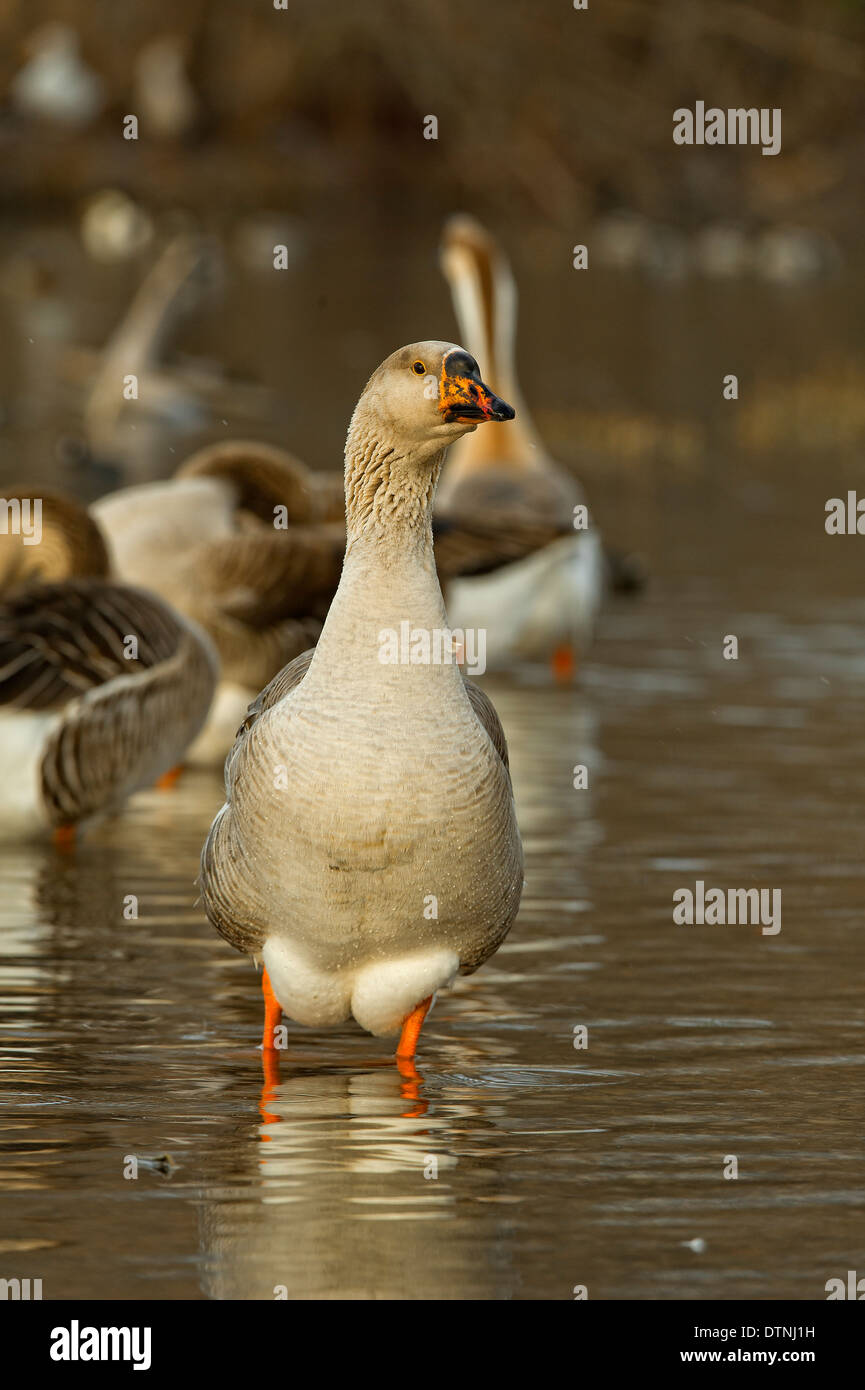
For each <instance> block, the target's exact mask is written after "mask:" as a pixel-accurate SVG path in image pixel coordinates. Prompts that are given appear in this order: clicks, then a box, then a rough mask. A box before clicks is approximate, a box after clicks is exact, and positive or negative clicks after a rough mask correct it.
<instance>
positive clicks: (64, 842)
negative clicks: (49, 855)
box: [51, 825, 75, 850]
mask: <svg viewBox="0 0 865 1390" xmlns="http://www.w3.org/2000/svg"><path fill="white" fill-rule="evenodd" d="M51 838H52V839H53V841H54V844H55V846H56V847H57V849H64V850H66V849H72V848H73V846H74V844H75V826H74V825H57V826H55V827H54V833H53V835H52V837H51Z"/></svg>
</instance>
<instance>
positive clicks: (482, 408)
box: [439, 348, 516, 425]
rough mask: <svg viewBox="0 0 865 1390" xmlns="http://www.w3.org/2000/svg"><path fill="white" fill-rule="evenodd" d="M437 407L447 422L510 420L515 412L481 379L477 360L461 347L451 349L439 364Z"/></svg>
mask: <svg viewBox="0 0 865 1390" xmlns="http://www.w3.org/2000/svg"><path fill="white" fill-rule="evenodd" d="M439 410H440V411H441V413H442V415H443V416H444V418H445V421H446V422H447V424H449V425H452V424H461V425H478V424H481V423H482V421H484V420H513V418H514V415H515V414H516V411H515V410H514V408H513V406H512V405H508V403H507V401H503V400H501V398H500V397H499V396H497V395H496V394H495V392H494V391H491V390H490V388H489V387H488V386H487V385H486V384H485V383H484V382H483V381H481V374H480V371H479V369H478V364H477V362H476V361H475V359H474V358H473V357H470V356H469V354H468V353H467V352H463V350H462V348H452V349H451V351H450V352H449V353H447V354H446V355H445V359H444V361H443V363H442V375H441V382H440V384H439Z"/></svg>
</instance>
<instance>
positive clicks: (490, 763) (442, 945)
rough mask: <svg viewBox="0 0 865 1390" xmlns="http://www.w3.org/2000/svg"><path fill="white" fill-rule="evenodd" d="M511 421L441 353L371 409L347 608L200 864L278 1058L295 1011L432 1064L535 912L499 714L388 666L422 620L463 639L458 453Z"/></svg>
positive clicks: (446, 677) (260, 733) (367, 403)
mask: <svg viewBox="0 0 865 1390" xmlns="http://www.w3.org/2000/svg"><path fill="white" fill-rule="evenodd" d="M513 413H514V412H513V410H512V409H511V407H510V406H508V405H506V404H505V403H504V402H503V401H501V400H500V399H499V398H498V397H496V396H494V395H493V393H492V392H491V391H490V390H489V388H488V387H486V386H485V385H484V384H483V382H482V381H481V379H480V375H479V372H478V368H477V363H476V362H475V361H474V360H473V359H472V358H471V357H470V356H469V355H468V354H467V353H466V352H465V351H464V350H463V349H462V348H459V347H455V346H453V345H452V344H448V343H440V342H425V343H417V344H414V345H412V346H410V347H405V348H402V349H401V350H400V351H398V352H395V353H394V354H393V355H392V356H391V357H389V358H388V359H387V361H385V362H384V363H383V364H382V366H381V367H379V369H378V370H377V371H376V372H375V373H374V374H373V376H372V377H371V378H370V380H369V382H368V383H367V386H366V388H365V390H364V391H363V394H362V395H361V397H360V400H359V402H358V404H357V407H356V409H355V412H354V415H353V417H352V421H351V425H350V427H349V432H348V439H347V442H346V451H345V496H346V523H347V537H348V538H347V545H346V552H345V563H344V568H343V572H342V578H341V580H340V583H339V587H338V589H337V593H336V596H335V598H334V600H333V603H332V604H331V607H330V611H329V613H328V616H327V619H326V622H325V625H324V628H323V630H322V633H321V637H320V638H319V642H318V646H317V647H316V648H315V651H314V652H307V653H305V654H304V655H303V656H301V657H298V658H297V659H296V660H295V661H293V662H292V663H290V664H289V665H288V666H287V667H286V668H285V669H284V670H283V671H281V672H280V674H279V675H278V676H277V677H276V678H275V679H274V680H273V681H271V683H270V685H268V686H267V687H266V688H265V689H264V690H263V691H262V693H261V695H260V696H259V698H258V699H257V701H256V702H255V704H254V705H253V706H252V708H251V710H250V713H249V717H248V719H247V720H246V723H245V725H244V727H243V728H242V730H241V732H240V734H239V735H238V739H237V742H236V744H235V746H234V749H233V751H232V753H231V754H230V755H229V759H228V762H227V763H226V803H225V805H224V806H223V807H222V809H221V811H220V812H219V814H218V815H217V817H216V819H215V821H214V823H213V826H212V828H211V831H210V835H209V837H208V839H207V842H206V844H205V846H204V850H203V853H202V867H201V880H200V881H201V886H202V892H203V898H204V904H205V908H206V911H207V914H208V916H209V918H210V920H211V921H212V923H213V924H214V926H215V927H216V928H217V930H218V931H219V932H221V934H222V935H223V936H224V937H226V939H227V940H228V941H229V942H230V943H231V944H232V945H233V946H235V947H236V948H237V949H239V950H243V951H247V952H249V953H250V954H251V955H252V956H253V957H254V959H255V960H256V961H260V962H263V964H264V967H265V975H264V992H265V1001H266V1015H265V1033H264V1047H265V1049H266V1050H269V1049H271V1048H272V1047H273V1028H274V1026H275V1024H276V1023H277V1022H278V1020H279V1013H280V1009H283V1010H284V1011H285V1012H286V1013H287V1014H288V1015H289V1016H290V1017H291V1018H293V1019H295V1020H296V1021H298V1022H300V1023H304V1024H308V1025H310V1026H316V1027H318V1026H323V1025H328V1024H337V1023H340V1022H341V1021H343V1020H345V1019H347V1018H349V1017H354V1018H355V1019H356V1020H357V1022H358V1023H359V1024H360V1025H361V1026H362V1027H363V1028H365V1029H367V1031H369V1032H371V1033H374V1034H377V1035H382V1036H385V1035H388V1034H390V1033H395V1032H397V1031H399V1030H400V1029H402V1035H401V1038H400V1044H399V1048H398V1054H397V1055H398V1057H400V1058H403V1059H406V1058H409V1057H411V1056H413V1054H414V1049H415V1045H416V1041H417V1035H418V1033H419V1031H420V1026H421V1023H422V1021H423V1018H424V1015H425V1013H426V1011H427V1009H428V1008H429V1005H430V1002H431V999H432V996H433V995H434V994H435V992H436V991H437V990H439V989H441V988H443V987H445V986H447V985H449V984H450V983H451V982H452V981H453V979H454V977H455V976H456V975H457V973H458V972H463V973H469V972H471V971H473V970H475V969H477V967H478V966H479V965H481V964H482V963H483V962H484V961H485V960H486V959H487V957H488V956H490V955H491V954H492V953H493V952H494V951H495V950H496V949H497V947H498V946H499V945H500V944H501V942H502V941H503V939H504V937H505V936H506V934H507V932H508V930H509V928H510V926H511V923H512V922H513V920H514V917H515V916H516V912H517V908H518V905H519V901H520V894H521V891H522V880H523V860H522V849H521V845H520V838H519V832H518V829H517V823H516V816H515V811H514V802H513V793H512V790H511V782H510V775H509V773H508V767H507V750H506V745H505V740H504V735H503V733H502V728H501V725H500V723H499V720H498V717H497V715H496V713H495V710H494V709H493V707H492V705H491V704H490V702H489V700H488V699H487V698H486V696H484V695H483V694H482V692H481V691H480V690H479V689H478V688H477V687H475V686H472V685H471V684H470V683H468V682H467V681H466V680H465V679H464V677H463V675H462V673H461V672H460V670H459V668H458V667H457V666H456V665H454V664H453V662H452V661H449V660H442V662H441V664H430V663H425V664H424V663H421V662H418V664H413V663H412V664H403V663H402V662H396V663H394V664H388V663H387V662H383V661H382V659H381V657H382V653H383V651H385V648H384V647H383V642H384V641H385V639H386V638H387V635H388V634H389V633H394V632H399V631H400V628H401V624H402V623H404V622H406V621H408V622H409V624H410V626H411V629H412V630H413V631H415V632H417V631H425V632H426V633H427V634H435V633H436V632H442V631H444V630H445V629H446V628H447V619H446V617H445V611H444V605H443V602H442V596H441V590H440V588H439V583H438V578H437V575H436V567H435V561H434V558H433V547H432V529H431V513H432V504H433V495H434V492H435V486H436V483H437V480H438V475H439V471H440V469H441V465H442V460H443V458H444V453H445V450H446V449H447V447H448V445H449V444H451V443H453V441H454V440H455V439H458V438H459V437H460V436H461V435H463V434H465V433H467V432H468V431H469V430H471V429H474V428H475V426H476V425H477V424H478V423H481V422H484V421H495V420H509V419H511V418H512V417H513ZM484 427H485V428H488V426H487V425H485V426H484Z"/></svg>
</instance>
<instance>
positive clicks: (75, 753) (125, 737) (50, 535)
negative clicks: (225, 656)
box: [0, 492, 216, 838]
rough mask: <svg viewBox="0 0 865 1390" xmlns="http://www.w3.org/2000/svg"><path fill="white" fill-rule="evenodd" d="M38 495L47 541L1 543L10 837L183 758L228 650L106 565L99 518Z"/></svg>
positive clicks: (4, 805)
mask: <svg viewBox="0 0 865 1390" xmlns="http://www.w3.org/2000/svg"><path fill="white" fill-rule="evenodd" d="M18 501H19V503H24V502H27V503H29V504H30V505H31V506H32V505H33V504H34V503H35V502H36V501H38V502H39V504H40V520H41V531H42V534H41V539H40V540H39V541H38V543H34V544H32V545H30V544H25V542H24V539H23V536H22V535H15V536H11V535H5V536H3V537H2V545H0V587H2V598H0V763H2V766H3V771H4V778H3V784H2V789H0V836H4V837H10V836H12V837H18V836H20V835H31V834H33V833H37V832H39V831H41V830H53V831H55V832H58V833H59V838H66V837H67V836H68V834H69V832H70V831H71V828H72V827H74V826H75V825H77V824H78V823H80V822H82V821H86V820H89V819H91V818H92V817H94V816H96V815H101V814H104V813H106V812H108V811H112V810H115V809H117V807H119V806H120V804H121V803H122V802H123V801H124V800H125V799H126V798H127V797H128V796H130V795H131V794H132V793H133V792H134V791H137V790H138V789H140V788H142V787H148V786H152V785H153V783H154V782H155V781H156V779H157V778H158V777H159V776H160V775H161V774H162V773H164V772H166V771H167V770H168V769H169V768H171V767H173V766H175V765H176V764H177V763H178V762H179V761H180V759H181V758H182V756H183V753H184V751H185V749H186V746H187V744H188V743H189V742H190V741H191V739H193V738H194V737H195V735H196V734H197V732H198V730H199V728H200V727H201V725H202V724H203V722H204V719H205V717H206V715H207V710H208V707H209V705H210V700H211V697H212V695H213V690H214V686H215V680H216V655H215V652H214V651H213V649H212V646H211V644H210V642H209V641H208V639H207V638H206V637H205V635H204V633H202V632H200V631H199V630H198V629H197V628H196V627H195V625H194V624H192V623H189V622H187V621H186V620H185V619H183V618H181V617H179V616H178V615H177V614H176V613H174V612H172V610H171V609H170V608H169V607H168V605H167V604H166V603H164V602H163V601H162V600H161V599H159V598H156V597H155V596H154V595H152V594H148V593H145V592H143V591H141V590H138V589H133V588H129V587H127V586H125V585H120V584H114V583H110V582H109V581H108V580H106V579H105V578H104V577H102V576H104V573H105V569H106V562H107V553H106V550H105V546H104V544H103V542H102V537H101V535H100V533H99V530H98V527H97V526H96V524H95V522H94V521H93V520H92V518H90V517H89V516H88V514H87V512H86V511H85V510H84V509H83V508H82V507H79V506H78V504H77V503H74V502H72V501H70V500H69V499H66V498H61V497H56V496H54V495H52V494H49V493H43V494H42V496H41V497H40V498H38V499H35V498H33V497H32V496H28V495H27V493H26V492H25V494H24V496H23V497H22V496H21V495H20V494H19V495H18Z"/></svg>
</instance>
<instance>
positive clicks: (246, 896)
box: [198, 651, 313, 955]
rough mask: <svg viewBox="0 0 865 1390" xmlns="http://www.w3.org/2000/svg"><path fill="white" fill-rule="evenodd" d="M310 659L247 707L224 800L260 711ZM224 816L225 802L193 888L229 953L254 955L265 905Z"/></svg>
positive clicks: (294, 682) (308, 655) (294, 664)
mask: <svg viewBox="0 0 865 1390" xmlns="http://www.w3.org/2000/svg"><path fill="white" fill-rule="evenodd" d="M312 657H313V653H312V651H308V652H302V653H301V655H300V656H298V657H296V658H295V660H294V661H290V662H289V663H288V665H287V666H285V667H284V668H283V670H281V671H280V672H279V673H278V674H277V675H275V676H274V677H273V680H272V681H270V682H269V683H268V684H267V685H266V686H265V687H264V689H263V690H262V691H261V693H260V694H259V695H258V696H257V697H256V698H255V700H253V702H252V704H251V705H250V706H249V712H248V713H247V716H246V718H245V720H244V721H243V723H242V724H241V726H240V728H239V730H238V732H237V739H236V740H235V744H234V747H233V748H232V750H231V752H230V753H229V755H228V758H227V759H226V763H225V787H226V795H227V797H229V798H230V796H231V788H232V784H233V781H234V776H235V771H236V768H237V766H238V763H237V759H238V756H239V755H240V754H241V753H242V751H243V749H244V748H245V747H246V745H247V740H248V739H249V736H250V732H251V730H252V729H254V727H255V725H256V724H257V722H258V720H259V719H260V718H261V716H262V714H263V713H264V712H265V710H268V709H270V708H271V707H272V706H273V705H275V704H278V703H279V701H280V700H282V699H283V698H284V697H285V696H286V695H287V694H288V693H289V691H291V690H294V688H295V687H296V686H298V685H299V684H300V682H301V681H302V680H303V678H304V676H305V675H306V673H307V671H308V670H309V664H310V662H311V661H312ZM228 810H229V802H228V801H226V803H225V805H224V806H223V807H222V810H221V811H220V812H219V814H218V815H217V817H216V819H215V820H214V822H213V825H212V826H211V827H210V833H209V835H208V837H207V839H206V840H205V842H204V848H203V850H202V851H201V871H200V873H199V878H198V882H199V886H200V888H201V897H202V901H203V903H204V910H205V912H206V913H207V916H208V918H209V920H210V921H211V922H212V924H213V926H214V927H215V928H216V930H217V931H218V932H219V934H220V936H222V937H224V938H225V940H226V941H227V942H228V943H229V945H231V946H233V947H234V948H235V950H237V951H246V952H249V953H251V954H253V955H254V954H255V953H256V952H258V951H259V950H260V949H261V947H262V946H263V944H264V932H263V930H262V927H261V923H262V922H263V921H266V920H267V914H266V911H265V904H263V903H261V902H259V901H257V899H256V897H255V887H254V884H253V883H252V882H251V881H250V878H249V877H248V875H247V874H246V873H245V863H246V856H245V855H244V851H243V846H242V845H241V844H240V843H239V841H238V837H237V832H236V829H235V822H234V821H233V820H232V818H231V817H230V816H229V815H228V814H227V813H228Z"/></svg>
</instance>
